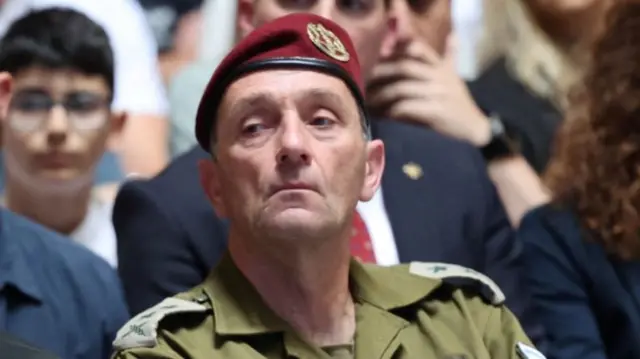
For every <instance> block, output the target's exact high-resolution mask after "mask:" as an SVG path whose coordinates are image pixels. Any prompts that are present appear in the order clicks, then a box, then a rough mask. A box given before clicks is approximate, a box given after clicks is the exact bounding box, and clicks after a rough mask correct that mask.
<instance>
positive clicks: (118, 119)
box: [107, 111, 129, 152]
mask: <svg viewBox="0 0 640 359" xmlns="http://www.w3.org/2000/svg"><path fill="white" fill-rule="evenodd" d="M128 117H129V115H128V114H127V113H126V112H124V111H117V112H112V113H111V115H110V117H109V121H110V122H111V123H109V136H108V137H107V148H108V149H110V150H112V151H115V152H119V149H120V148H121V144H122V130H123V129H124V126H125V125H126V124H127V118H128Z"/></svg>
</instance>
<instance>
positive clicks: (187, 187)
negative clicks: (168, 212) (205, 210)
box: [118, 146, 207, 201]
mask: <svg viewBox="0 0 640 359" xmlns="http://www.w3.org/2000/svg"><path fill="white" fill-rule="evenodd" d="M206 158H207V153H206V152H204V151H203V150H202V149H201V148H200V147H198V146H196V147H194V148H193V149H191V150H189V151H187V152H185V153H183V154H182V155H180V156H178V157H176V158H175V159H173V160H172V161H171V162H170V163H169V165H168V166H167V167H166V168H164V169H163V170H162V171H161V172H160V173H159V174H157V175H156V176H154V177H152V178H144V179H143V178H140V179H138V178H135V176H133V177H131V178H130V179H129V180H127V181H126V182H125V183H124V184H123V185H122V186H121V189H120V191H119V193H118V197H120V196H121V195H122V194H123V193H124V194H126V193H128V192H130V191H136V190H138V191H143V192H146V193H148V194H151V195H152V196H153V197H157V198H164V197H168V198H171V199H172V200H173V199H177V200H180V199H181V198H184V196H183V194H185V193H189V192H194V193H196V194H197V195H198V196H201V195H202V198H203V201H204V198H205V197H204V195H203V194H204V192H202V188H201V186H200V184H199V182H198V181H199V180H198V161H199V160H202V159H206Z"/></svg>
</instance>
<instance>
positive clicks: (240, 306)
mask: <svg viewBox="0 0 640 359" xmlns="http://www.w3.org/2000/svg"><path fill="white" fill-rule="evenodd" d="M349 275H350V277H351V286H352V293H353V296H354V298H355V300H356V302H357V303H359V304H363V305H371V306H374V307H376V308H379V309H381V310H384V311H388V312H390V311H393V310H394V309H399V308H403V307H407V306H409V305H412V304H414V303H416V302H418V301H420V300H421V299H423V298H424V297H426V296H427V295H429V293H431V292H432V291H433V290H435V289H436V288H437V287H438V286H440V283H441V281H439V280H431V279H426V278H423V277H418V276H415V275H412V274H410V273H409V268H408V266H405V265H401V266H395V267H393V268H388V267H379V266H375V265H364V264H361V263H359V262H358V261H355V260H352V261H351V265H350V268H349ZM204 292H205V293H206V295H207V296H208V297H209V298H210V302H211V305H212V307H213V312H214V317H215V331H216V333H218V334H222V335H255V334H267V333H276V332H282V331H288V330H291V327H290V326H289V325H288V324H287V323H286V322H285V321H284V320H282V319H281V318H280V317H278V316H277V315H276V314H275V313H274V312H273V311H272V310H271V309H270V308H269V307H268V306H267V305H266V303H265V302H264V301H263V300H262V298H261V297H260V295H259V294H258V292H257V291H256V290H255V288H254V287H253V286H252V285H251V283H250V282H249V281H248V280H247V279H246V278H245V277H244V275H243V274H242V273H241V272H240V270H239V269H238V268H237V267H236V266H235V264H234V263H233V260H232V259H231V257H230V256H229V254H228V253H227V254H225V255H224V256H223V258H222V260H221V261H220V263H219V264H218V266H217V267H216V269H214V271H213V272H212V273H211V275H210V276H209V278H207V280H206V281H205V283H204Z"/></svg>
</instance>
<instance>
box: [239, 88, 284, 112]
mask: <svg viewBox="0 0 640 359" xmlns="http://www.w3.org/2000/svg"><path fill="white" fill-rule="evenodd" d="M265 103H277V99H276V98H275V96H273V95H272V94H270V93H266V92H257V93H253V94H250V95H248V96H244V97H242V98H241V99H239V100H237V101H235V102H233V103H232V104H231V106H230V107H229V114H230V115H231V117H237V116H239V115H240V114H242V112H243V111H245V110H247V109H250V108H252V107H256V106H258V105H261V104H265Z"/></svg>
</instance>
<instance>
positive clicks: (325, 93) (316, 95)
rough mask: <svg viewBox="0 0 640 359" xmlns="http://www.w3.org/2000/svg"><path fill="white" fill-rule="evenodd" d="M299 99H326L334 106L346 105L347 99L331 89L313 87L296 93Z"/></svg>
mask: <svg viewBox="0 0 640 359" xmlns="http://www.w3.org/2000/svg"><path fill="white" fill-rule="evenodd" d="M296 97H297V99H299V100H300V99H302V100H306V99H312V100H313V101H326V102H329V103H331V104H332V105H334V106H340V107H342V108H344V107H345V99H344V98H343V97H342V96H340V95H338V94H337V93H336V92H335V91H329V90H325V89H321V88H312V89H308V90H303V91H300V92H299V93H298V94H296Z"/></svg>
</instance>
